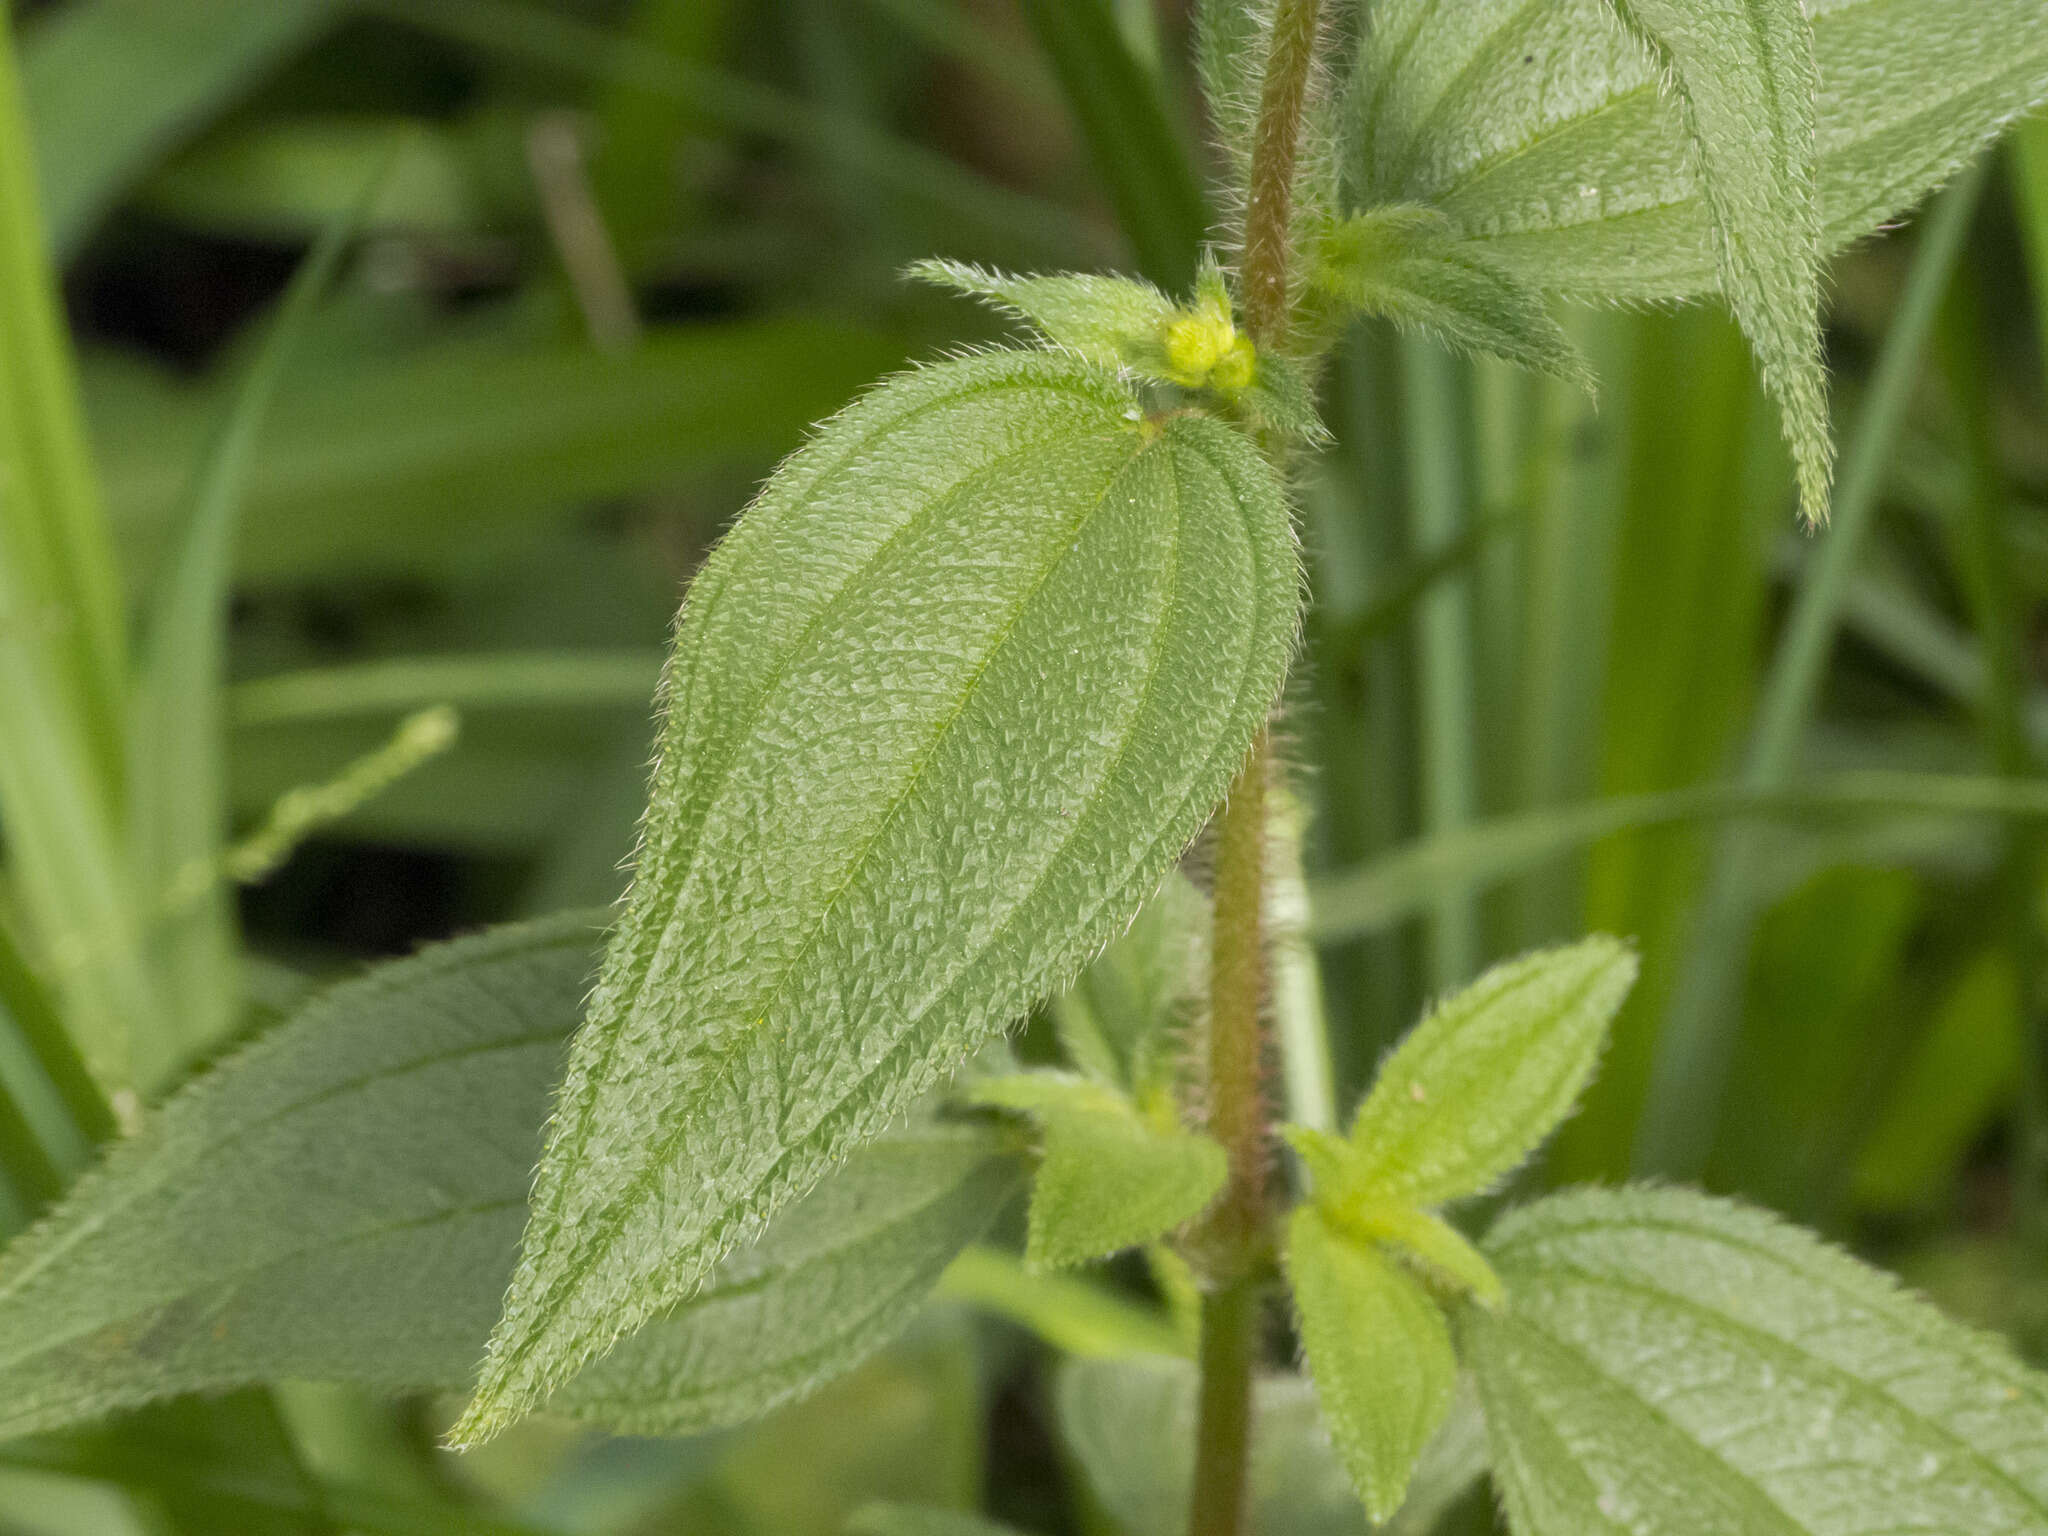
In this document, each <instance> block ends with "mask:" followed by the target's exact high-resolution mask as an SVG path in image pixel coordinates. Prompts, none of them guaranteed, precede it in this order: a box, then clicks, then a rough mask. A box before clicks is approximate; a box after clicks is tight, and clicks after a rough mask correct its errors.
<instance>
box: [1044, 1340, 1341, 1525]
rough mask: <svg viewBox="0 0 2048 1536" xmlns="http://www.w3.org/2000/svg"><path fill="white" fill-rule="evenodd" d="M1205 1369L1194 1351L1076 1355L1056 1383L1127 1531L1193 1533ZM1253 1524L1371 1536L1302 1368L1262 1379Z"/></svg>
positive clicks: (1063, 1408)
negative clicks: (1191, 1356) (1198, 1366)
mask: <svg viewBox="0 0 2048 1536" xmlns="http://www.w3.org/2000/svg"><path fill="white" fill-rule="evenodd" d="M1196 1391H1197V1377H1196V1372H1195V1367H1194V1366H1193V1365H1192V1364H1191V1363H1189V1362H1188V1361H1185V1360H1170V1359H1138V1360H1073V1361H1069V1362H1068V1363H1067V1364H1066V1365H1065V1366H1064V1367H1062V1368H1061V1370H1060V1373H1059V1380H1058V1384H1057V1386H1056V1388H1055V1402H1056V1405H1057V1407H1058V1410H1059V1427H1060V1436H1061V1438H1062V1439H1063V1440H1064V1441H1065V1442H1066V1445H1067V1448H1068V1449H1069V1450H1070V1451H1071V1452H1072V1453H1073V1457H1074V1459H1075V1461H1077V1462H1079V1463H1080V1466H1081V1469H1082V1471H1083V1472H1084V1473H1085V1474H1086V1476H1087V1479H1088V1486H1089V1488H1090V1489H1091V1490H1092V1491H1093V1492H1094V1494H1095V1496H1096V1497H1097V1498H1098V1499H1100V1500H1101V1501H1102V1505H1103V1507H1104V1508H1105V1509H1106V1510H1107V1511H1108V1513H1109V1515H1110V1516H1111V1518H1113V1519H1114V1520H1115V1521H1116V1523H1117V1526H1118V1527H1119V1528H1120V1529H1121V1530H1123V1531H1125V1532H1127V1533H1128V1536H1185V1533H1186V1531H1187V1529H1188V1499H1189V1490H1190V1488H1191V1486H1192V1484H1193V1481H1194V1456H1195V1419H1196V1411H1197V1408H1196ZM1250 1485H1251V1486H1250V1501H1251V1519H1250V1522H1249V1525H1248V1529H1250V1530H1253V1531H1260V1532H1266V1531H1271V1532H1275V1533H1280V1532H1285V1533H1286V1536H1366V1533H1367V1531H1368V1530H1369V1529H1370V1527H1369V1526H1368V1525H1367V1523H1366V1517H1365V1511H1364V1509H1363V1508H1362V1507H1360V1505H1359V1502H1358V1495H1357V1494H1356V1493H1355V1492H1354V1491H1353V1489H1352V1487H1351V1480H1350V1479H1349V1478H1348V1477H1347V1476H1346V1475H1345V1471H1344V1466H1343V1463H1342V1461H1341V1460H1339V1458H1338V1455H1337V1453H1336V1451H1334V1450H1333V1449H1332V1448H1331V1445H1330V1437H1329V1434H1328V1432H1327V1431H1326V1430H1325V1428H1324V1426H1323V1424H1322V1421H1321V1415H1320V1414H1319V1412H1318V1411H1317V1407H1316V1399H1315V1393H1314V1392H1313V1391H1312V1390H1311V1389H1310V1387H1309V1385H1308V1383H1307V1382H1305V1381H1303V1380H1302V1379H1301V1378H1300V1377H1298V1376H1263V1377H1261V1378H1260V1379H1259V1380H1258V1381H1257V1382H1256V1383H1255V1384H1254V1385H1253V1388H1252V1446H1251V1467H1250Z"/></svg>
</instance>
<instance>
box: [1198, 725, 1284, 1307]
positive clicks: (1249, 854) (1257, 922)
mask: <svg viewBox="0 0 2048 1536" xmlns="http://www.w3.org/2000/svg"><path fill="white" fill-rule="evenodd" d="M1269 755H1270V749H1269V747H1268V745H1267V740H1266V736H1265V733H1264V732H1261V733H1260V735H1259V739H1258V741H1257V743H1255V744H1254V746H1253V747H1252V753H1251V756H1250V757H1249V758H1248V759H1246V761H1245V765H1244V768H1243V770H1242V771H1241V772H1240V773H1239V774H1238V776H1237V782H1236V783H1235V784H1233V785H1231V786H1230V799H1229V801H1228V802H1227V803H1226V804H1225V806H1224V808H1223V812H1222V814H1221V816H1219V817H1218V818H1217V836H1216V890H1215V894H1216V919H1215V929H1214V932H1213V934H1212V937H1211V940H1210V968H1209V1133H1210V1134H1211V1135H1212V1136H1214V1137H1215V1138H1216V1139H1217V1140H1218V1141H1220V1142H1222V1143H1223V1148H1224V1151H1225V1152H1226V1153H1228V1154H1229V1157H1230V1176H1229V1179H1228V1181H1227V1182H1226V1183H1225V1184H1224V1187H1223V1193H1222V1195H1221V1196H1219V1197H1218V1200H1217V1203H1216V1205H1215V1207H1214V1208H1213V1209H1212V1211H1211V1212H1210V1215H1209V1218H1208V1220H1207V1222H1206V1223H1205V1229H1206V1230H1205V1236H1206V1238H1207V1242H1206V1243H1205V1244H1204V1249H1205V1251H1206V1253H1207V1256H1208V1257H1209V1258H1210V1261H1211V1263H1212V1265H1213V1266H1214V1268H1215V1269H1216V1271H1217V1273H1218V1277H1219V1278H1220V1279H1221V1280H1223V1281H1225V1282H1230V1281H1235V1280H1236V1279H1237V1278H1238V1276H1239V1275H1240V1274H1242V1273H1243V1271H1244V1270H1245V1269H1247V1268H1248V1267H1249V1265H1248V1263H1247V1260H1248V1259H1249V1258H1250V1257H1251V1255H1252V1251H1253V1250H1254V1249H1255V1248H1256V1247H1257V1245H1258V1242H1259V1239H1260V1236H1261V1234H1262V1232H1263V1230H1264V1228H1265V1223H1266V1172H1267V1166H1268V1158H1267V1149H1266V1139H1267V1105H1266V1091H1265V1055H1266V1040H1265V1028H1264V1023H1265V992H1266V914H1265V908H1264V898H1265V888H1266V777H1267V773H1268V758H1269ZM1204 1337H1205V1338H1206V1337H1207V1329H1206V1326H1205V1328H1204Z"/></svg>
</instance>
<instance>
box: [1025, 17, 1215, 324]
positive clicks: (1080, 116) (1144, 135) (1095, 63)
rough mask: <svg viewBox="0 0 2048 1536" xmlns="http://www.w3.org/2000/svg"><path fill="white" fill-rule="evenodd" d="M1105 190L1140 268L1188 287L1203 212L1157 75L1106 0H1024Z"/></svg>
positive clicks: (1163, 281)
mask: <svg viewBox="0 0 2048 1536" xmlns="http://www.w3.org/2000/svg"><path fill="white" fill-rule="evenodd" d="M1024 16H1025V19H1026V20H1027V21H1029V22H1030V24H1031V30H1032V31H1033V32H1035V33H1036V34H1037V35H1038V41H1039V44H1040V45H1041V46H1042V47H1043V48H1044V49H1045V52H1046V56H1047V57H1048V58H1049V59H1050V60H1051V61H1052V67H1053V70H1054V73H1055V74H1057V75H1058V77H1059V81H1060V86H1061V88H1062V89H1063V90H1064V91H1065V93H1066V98H1067V105H1068V106H1069V107H1070V108H1072V110H1073V113H1074V117H1075V120H1076V121H1077V122H1078V123H1079V124H1080V126H1081V133H1082V136H1083V137H1084V138H1085V139H1086V140H1087V141H1088V149H1089V152H1090V154H1091V155H1093V157H1094V160H1095V167H1096V169H1097V171H1099V172H1100V173H1101V176H1102V179H1103V182H1104V184H1105V186H1106V187H1107V188H1108V190H1109V200H1110V203H1111V205H1112V206H1113V207H1114V208H1115V209H1116V213H1117V222H1118V223H1119V224H1120V225H1122V226H1123V230H1124V233H1125V235H1127V236H1128V237H1129V239H1130V242H1131V246H1132V249H1133V250H1134V251H1135V252H1136V253H1137V258H1138V270H1139V271H1140V272H1142V273H1144V274H1145V276H1147V277H1149V278H1150V279H1151V280H1152V281H1153V282H1155V283H1157V284H1158V285H1159V286H1160V287H1162V288H1164V289H1165V290H1166V291H1167V292H1168V293H1173V294H1184V293H1186V292H1187V291H1188V290H1189V288H1190V287H1192V286H1193V284H1194V280H1195V263H1196V259H1197V257H1198V255H1199V254H1200V251H1201V245H1202V239H1203V237H1204V236H1205V235H1207V234H1208V232H1209V209H1208V205H1207V203H1206V202H1205V201H1204V200H1203V197H1202V187H1201V183H1200V182H1199V181H1197V180H1196V179H1195V170H1194V165H1193V163H1192V162H1191V161H1190V159H1189V157H1188V151H1187V146H1186V144H1185V143H1184V142H1183V141H1182V138H1181V135H1180V133H1179V132H1178V131H1177V130H1176V129H1175V127H1174V124H1173V123H1172V121H1171V120H1170V119H1169V118H1168V116H1167V113H1166V103H1165V99H1164V97H1163V96H1162V94H1161V92H1160V89H1159V81H1158V78H1157V77H1156V76H1155V75H1153V74H1151V73H1150V72H1149V71H1147V70H1146V69H1145V67H1144V66H1143V65H1141V64H1140V63H1139V62H1138V60H1137V59H1136V58H1134V57H1133V56H1132V54H1131V50H1130V47H1129V46H1128V45H1127V44H1126V43H1125V41H1124V37H1123V34H1122V32H1121V31H1119V30H1118V28H1117V24H1116V18H1115V17H1114V16H1113V15H1112V14H1111V13H1110V7H1109V5H1108V4H1107V0H1024Z"/></svg>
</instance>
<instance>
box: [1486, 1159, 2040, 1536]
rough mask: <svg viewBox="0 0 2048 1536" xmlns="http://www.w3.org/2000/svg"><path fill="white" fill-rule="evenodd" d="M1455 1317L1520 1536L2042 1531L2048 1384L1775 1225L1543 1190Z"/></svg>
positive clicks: (1688, 1202)
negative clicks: (1493, 1305)
mask: <svg viewBox="0 0 2048 1536" xmlns="http://www.w3.org/2000/svg"><path fill="white" fill-rule="evenodd" d="M1488 1251H1489V1256H1490V1257H1491V1259H1492V1260H1493V1263H1494V1265H1495V1267H1496V1268H1497V1269H1498V1270H1499V1271H1500V1274H1501V1276H1502V1278H1503V1279H1504V1280H1505V1281H1506V1282H1507V1286H1508V1291H1509V1296H1510V1304H1509V1306H1508V1307H1507V1308H1506V1309H1504V1310H1503V1311H1501V1312H1499V1313H1482V1312H1480V1311H1478V1310H1476V1309H1468V1310H1467V1311H1466V1312H1465V1313H1463V1314H1462V1316H1461V1327H1460V1332H1461V1335H1462V1340H1463V1346H1464V1347H1463V1351H1462V1352H1463V1355H1464V1358H1465V1360H1466V1362H1467V1364H1469V1365H1470V1366H1472V1367H1473V1369H1474V1370H1475V1372H1476V1373H1477V1377H1478V1382H1479V1389H1480V1396H1481V1399H1482V1401H1483V1403H1484V1405H1485V1409H1486V1417H1487V1424H1488V1431H1489V1435H1490V1438H1491V1439H1492V1442H1493V1449H1494V1473H1495V1478H1496V1480H1497V1481H1498V1482H1499V1484H1500V1486H1501V1489H1502V1492H1503V1495H1504V1498H1505V1501H1506V1505H1507V1509H1508V1513H1509V1516H1510V1521H1511V1524H1512V1525H1513V1528H1514V1530H1515V1531H1516V1533H1517V1536H1589V1533H1592V1536H1598V1533H1616V1536H1619V1533H1626V1536H1693V1533H1696V1532H1701V1531H1741V1532H1745V1533H1752V1532H1753V1533H1756V1536H1779V1533H1782V1536H1877V1533H1880V1532H1899V1531H1926V1532H1949V1531H1956V1532H1962V1531H1968V1532H1970V1533H1972V1536H2000V1533H2013V1536H2018V1533H2020V1532H2029V1533H2032V1532H2039V1531H2041V1530H2043V1529H2048V1380H2044V1378H2043V1377H2042V1376H2041V1375H2039V1374H2038V1373H2036V1372H2033V1371H2030V1370H2028V1369H2027V1368H2026V1367H2024V1366H2022V1365H2021V1364H2020V1363H2019V1362H2018V1361H2017V1360H2015V1359H2014V1358H2013V1357H2012V1355H2011V1354H2010V1353H2009V1352H2008V1351H2007V1349H2006V1348H2005V1346H2004V1345H2003V1343H2002V1342H2000V1341H1997V1340H1994V1339H1992V1338H1990V1337H1989V1336H1986V1335H1983V1334H1979V1333H1976V1332H1974V1331H1972V1330H1970V1329H1968V1328H1965V1327H1963V1326H1961V1325H1960V1324H1957V1323H1953V1322H1951V1321H1949V1320H1948V1319H1947V1318H1944V1317H1943V1316H1941V1314H1940V1313H1938V1312H1936V1311H1935V1310H1934V1309H1933V1308H1932V1307H1930V1306H1928V1305H1927V1304H1926V1303H1924V1302H1922V1301H1919V1300H1917V1299H1915V1298H1913V1297H1911V1296H1909V1295H1907V1294H1906V1293H1905V1292H1903V1291H1902V1290H1900V1289H1899V1288H1898V1286H1897V1285H1896V1284H1895V1283H1894V1282H1893V1281H1892V1280H1891V1279H1890V1278H1889V1277H1887V1276H1884V1275H1882V1274H1879V1273H1878V1272H1876V1271H1874V1270H1871V1269H1868V1268H1866V1267H1864V1266H1863V1265H1861V1264H1859V1263H1857V1262H1856V1261H1855V1260H1853V1259H1851V1258H1849V1257H1848V1256H1847V1255H1845V1254H1842V1253H1840V1252H1838V1251H1836V1250H1834V1249H1831V1248H1829V1247H1828V1246H1827V1245H1825V1244H1824V1243H1822V1242H1820V1241H1819V1240H1818V1239H1816V1238H1814V1237H1811V1236H1809V1235H1808V1234H1806V1233H1804V1232H1800V1231H1798V1230H1797V1229H1795V1228H1792V1227H1790V1226H1787V1225H1786V1224H1785V1223H1783V1222H1781V1221H1779V1220H1778V1219H1777V1218H1775V1217H1772V1216H1769V1215H1766V1214H1764V1213H1763V1212H1760V1211H1756V1210H1752V1209H1748V1208H1745V1207H1742V1206H1739V1205H1736V1204H1733V1203H1732V1202H1728V1201H1723V1200H1716V1199H1711V1198H1708V1197H1706V1196H1703V1195H1697V1194H1693V1193H1690V1192H1687V1191H1680V1190H1657V1189H1641V1188H1638V1189H1627V1190H1618V1191H1592V1190H1588V1191H1581V1192H1575V1193H1570V1194H1565V1195H1559V1196H1556V1197H1553V1198H1552V1199H1549V1200H1546V1201H1544V1202H1542V1203H1541V1204H1539V1205H1536V1206H1533V1207H1530V1208H1528V1209H1526V1210H1523V1211H1520V1212H1518V1213H1516V1214H1515V1215H1513V1216H1511V1217H1509V1218H1508V1219H1507V1220H1506V1221H1504V1222H1503V1223H1502V1224H1501V1226H1500V1228H1499V1230H1498V1231H1497V1233H1496V1234H1495V1235H1494V1237H1493V1238H1492V1239H1491V1240H1490V1242H1489V1243H1488Z"/></svg>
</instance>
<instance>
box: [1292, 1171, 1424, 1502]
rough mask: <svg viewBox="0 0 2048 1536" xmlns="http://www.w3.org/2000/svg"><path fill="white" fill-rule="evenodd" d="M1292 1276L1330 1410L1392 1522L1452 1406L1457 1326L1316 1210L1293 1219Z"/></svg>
mask: <svg viewBox="0 0 2048 1536" xmlns="http://www.w3.org/2000/svg"><path fill="white" fill-rule="evenodd" d="M1287 1277H1288V1281H1289V1283H1290V1285H1291V1287H1292V1289H1293V1292H1294V1305H1295V1310H1296V1311H1297V1312H1298V1313H1299V1314H1300V1318H1301V1341H1302V1348H1303V1350H1304V1351H1305V1352H1306V1354H1307V1356H1308V1373H1309V1377H1310V1379H1311V1380H1312V1381H1314V1383H1315V1387H1316V1396H1317V1398H1318V1399H1319V1400H1320V1401H1321V1403H1322V1405H1323V1416H1324V1418H1325V1419H1327V1420H1328V1421H1329V1424H1330V1432H1331V1435H1332V1437H1333V1438H1334V1439H1335V1440H1336V1443H1337V1449H1338V1450H1339V1451H1340V1452H1342V1453H1343V1456H1344V1464H1345V1466H1346V1467H1347V1468H1349V1470H1350V1473H1351V1479H1352V1481H1353V1482H1354V1483H1355V1484H1356V1485H1357V1487H1358V1492H1359V1495H1360V1496H1361V1497H1362V1498H1363V1499H1364V1500H1365V1507H1366V1512H1367V1513H1368V1514H1370V1515H1371V1516H1372V1518H1373V1520H1374V1522H1375V1523H1379V1522H1383V1521H1386V1520H1388V1519H1390V1518H1391V1517H1392V1516H1393V1514H1394V1512H1395V1511H1396V1510H1397V1509H1399V1508H1400V1507H1401V1502H1402V1500H1403V1499H1404V1498H1405V1497H1406V1496H1407V1492H1408V1480H1409V1478H1410V1476H1411V1475H1412V1474H1413V1473H1414V1471H1415V1464H1416V1462H1417V1461H1418V1460H1419V1459H1420V1457H1421V1455H1422V1451H1423V1448H1424V1447H1425V1446H1427V1445H1428V1444H1429V1441H1430V1438H1431V1437H1432V1436H1433V1435H1435V1433H1436V1432H1437V1430H1438V1429H1439V1428H1440V1427H1441V1426H1442V1424H1443V1421H1444V1416H1445V1414H1446V1413H1448V1412H1449V1411H1450V1406H1451V1392H1452V1389H1453V1388H1455V1387H1456V1386H1457V1382H1458V1362H1457V1358H1456V1357H1455V1356H1454V1355H1453V1354H1452V1352H1451V1333H1450V1328H1449V1327H1448V1325H1447V1324H1446V1323H1445V1321H1444V1315H1443V1313H1442V1311H1441V1310H1439V1308H1438V1307H1437V1304H1436V1303H1435V1302H1434V1301H1433V1300H1431V1299H1430V1296H1429V1293H1428V1292H1426V1291H1425V1290H1423V1288H1422V1287H1421V1285H1420V1284H1418V1283H1417V1282H1416V1281H1415V1280H1414V1279H1413V1278H1412V1277H1411V1276H1409V1275H1407V1274H1405V1273H1403V1272H1402V1270H1401V1269H1400V1267H1399V1266H1398V1265H1396V1264H1393V1263H1392V1262H1390V1261H1389V1260H1387V1259H1385V1258H1383V1257H1381V1255H1380V1254H1379V1252H1378V1251H1377V1250H1376V1249H1375V1248H1374V1247H1373V1246H1372V1245H1371V1244H1369V1243H1360V1242H1355V1241H1352V1240H1350V1239H1348V1238H1346V1237H1345V1236H1344V1235H1343V1234H1342V1233H1340V1232H1337V1231H1335V1230H1333V1229H1332V1228H1331V1226H1330V1225H1329V1224H1328V1223H1327V1222H1326V1221H1325V1220H1324V1219H1323V1217H1322V1214H1321V1213H1320V1212H1319V1211H1317V1210H1316V1208H1315V1207H1314V1206H1302V1207H1300V1208H1298V1209H1297V1210H1296V1211H1295V1213H1294V1215H1293V1218H1292V1219H1291V1220H1290V1221H1289V1222H1288V1227H1287Z"/></svg>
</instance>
